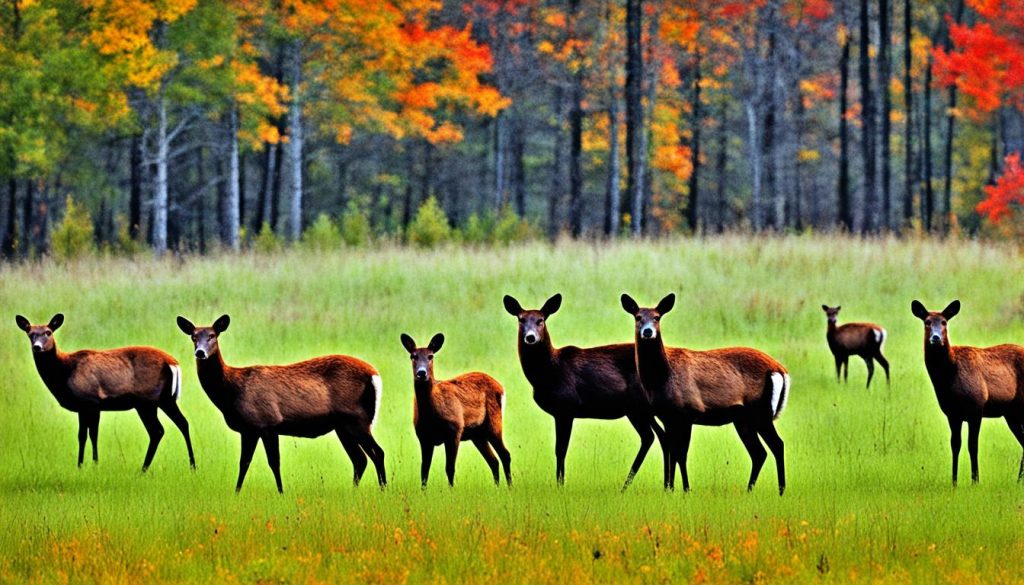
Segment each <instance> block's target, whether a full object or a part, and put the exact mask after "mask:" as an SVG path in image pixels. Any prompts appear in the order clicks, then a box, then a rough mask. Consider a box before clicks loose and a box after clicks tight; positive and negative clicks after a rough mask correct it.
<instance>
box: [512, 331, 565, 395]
mask: <svg viewBox="0 0 1024 585" xmlns="http://www.w3.org/2000/svg"><path fill="white" fill-rule="evenodd" d="M556 357H557V356H556V352H555V348H554V346H553V345H552V344H551V337H549V336H544V339H543V340H541V341H538V342H537V343H534V344H533V345H530V344H528V343H526V342H525V341H523V339H522V337H520V338H519V363H520V365H522V366H523V374H525V375H526V379H527V380H528V381H529V382H530V384H531V385H533V387H534V389H535V390H536V388H538V387H543V386H548V385H550V384H551V381H552V380H553V379H554V374H555V372H556V371H557V369H558V366H557V364H556Z"/></svg>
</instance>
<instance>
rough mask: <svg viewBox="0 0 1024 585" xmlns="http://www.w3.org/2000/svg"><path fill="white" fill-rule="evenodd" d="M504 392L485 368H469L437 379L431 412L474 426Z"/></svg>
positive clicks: (490, 409) (448, 419)
mask: <svg viewBox="0 0 1024 585" xmlns="http://www.w3.org/2000/svg"><path fill="white" fill-rule="evenodd" d="M503 395H504V390H503V389H502V387H501V384H499V383H498V381H497V380H495V379H494V378H492V377H491V376H488V375H487V374H484V373H482V372H470V373H468V374H462V375H461V376H457V377H455V378H452V379H450V380H443V381H437V382H435V383H434V391H433V392H432V393H431V404H430V405H429V406H430V407H431V411H432V414H434V415H435V416H437V417H438V418H440V419H442V420H444V421H448V422H453V423H454V422H458V423H461V425H462V426H464V427H465V428H474V427H478V426H480V425H482V424H483V423H484V421H486V420H487V418H488V416H489V415H490V414H491V413H492V412H493V410H492V409H493V406H494V405H496V404H500V400H501V397H502V396H503ZM424 406H426V405H424Z"/></svg>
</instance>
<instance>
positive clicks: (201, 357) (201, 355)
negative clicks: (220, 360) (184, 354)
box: [196, 349, 206, 360]
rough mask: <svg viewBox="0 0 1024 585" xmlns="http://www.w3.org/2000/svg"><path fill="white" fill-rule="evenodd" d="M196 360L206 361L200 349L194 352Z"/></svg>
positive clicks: (203, 352) (204, 352)
mask: <svg viewBox="0 0 1024 585" xmlns="http://www.w3.org/2000/svg"><path fill="white" fill-rule="evenodd" d="M196 358H197V359H201V360H205V359H206V351H205V350H202V349H197V350H196Z"/></svg>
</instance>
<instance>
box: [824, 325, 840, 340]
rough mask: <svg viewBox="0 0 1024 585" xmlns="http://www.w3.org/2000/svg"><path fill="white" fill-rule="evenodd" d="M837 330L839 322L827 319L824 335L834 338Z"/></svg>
mask: <svg viewBox="0 0 1024 585" xmlns="http://www.w3.org/2000/svg"><path fill="white" fill-rule="evenodd" d="M838 330H839V324H838V323H836V322H835V321H829V322H828V329H826V330H825V331H826V335H827V336H828V338H829V339H832V338H834V337H835V336H836V331H838Z"/></svg>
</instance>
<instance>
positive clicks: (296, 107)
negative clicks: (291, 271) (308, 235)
mask: <svg viewBox="0 0 1024 585" xmlns="http://www.w3.org/2000/svg"><path fill="white" fill-rule="evenodd" d="M291 50H292V55H291V63H290V67H291V75H290V77H291V79H290V81H289V84H290V87H291V95H292V103H291V106H290V107H289V110H288V125H289V130H290V131H289V135H288V162H289V164H290V166H291V169H290V171H291V175H290V177H289V178H290V181H289V185H288V187H289V190H290V202H291V205H290V209H289V221H288V235H289V237H290V238H291V240H292V241H293V242H295V241H298V240H299V238H301V237H302V141H303V135H302V95H301V94H300V93H299V82H300V81H301V76H302V54H301V51H300V48H299V41H294V42H293V44H292V49H291Z"/></svg>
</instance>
